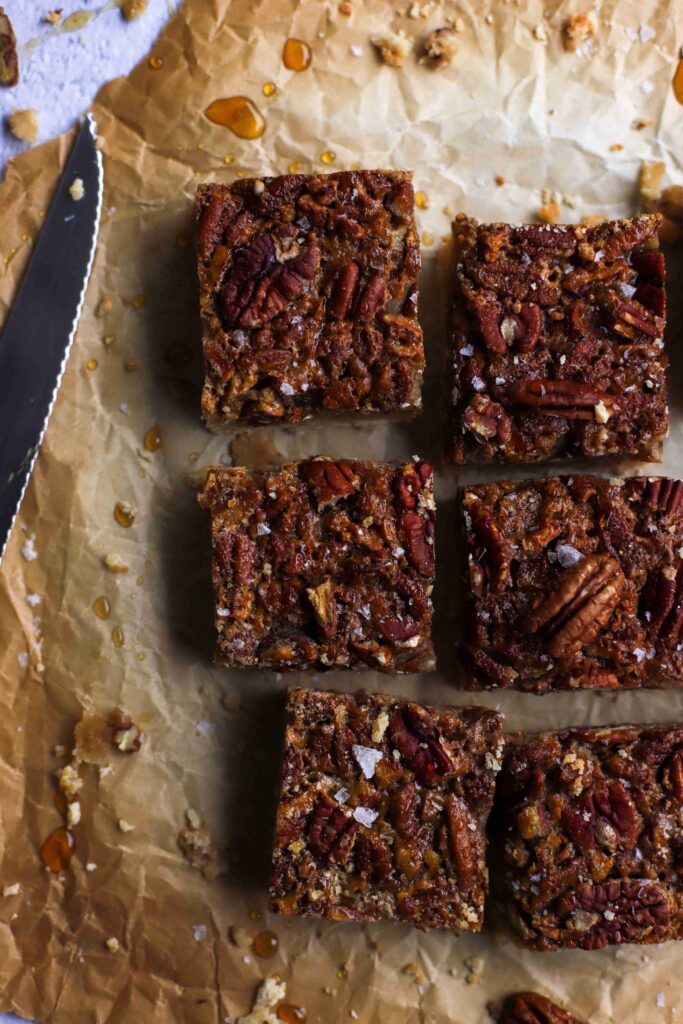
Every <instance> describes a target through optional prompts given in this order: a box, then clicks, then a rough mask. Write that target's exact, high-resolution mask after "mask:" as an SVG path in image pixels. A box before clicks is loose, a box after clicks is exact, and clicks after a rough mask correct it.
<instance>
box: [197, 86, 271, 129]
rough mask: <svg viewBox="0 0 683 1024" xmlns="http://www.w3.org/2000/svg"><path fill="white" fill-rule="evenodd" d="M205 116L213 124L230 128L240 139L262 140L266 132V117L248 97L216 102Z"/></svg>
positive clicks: (224, 99) (210, 106) (229, 97)
mask: <svg viewBox="0 0 683 1024" xmlns="http://www.w3.org/2000/svg"><path fill="white" fill-rule="evenodd" d="M204 114H205V116H206V117H208V119H209V121H211V122H212V123H213V124H220V125H222V126H223V127H224V128H229V129H230V131H231V132H234V134H235V135H237V136H238V137H239V138H240V139H260V138H261V136H262V135H263V133H264V131H265V130H266V119H265V117H264V116H263V114H262V113H261V111H260V110H259V108H258V107H257V106H256V104H255V103H252V101H251V100H250V99H249V97H248V96H226V97H225V98H223V99H220V100H214V101H213V103H210V104H209V105H208V107H207V108H206V110H205V111H204Z"/></svg>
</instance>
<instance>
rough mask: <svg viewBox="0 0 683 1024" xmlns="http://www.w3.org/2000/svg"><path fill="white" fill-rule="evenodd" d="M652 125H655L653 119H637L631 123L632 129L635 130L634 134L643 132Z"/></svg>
mask: <svg viewBox="0 0 683 1024" xmlns="http://www.w3.org/2000/svg"><path fill="white" fill-rule="evenodd" d="M651 124H654V121H653V120H652V118H651V117H637V118H636V119H635V121H633V122H632V123H631V128H633V130H634V132H642V130H643V128H649V127H650V125H651Z"/></svg>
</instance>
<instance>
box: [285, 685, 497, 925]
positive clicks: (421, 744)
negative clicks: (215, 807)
mask: <svg viewBox="0 0 683 1024" xmlns="http://www.w3.org/2000/svg"><path fill="white" fill-rule="evenodd" d="M287 711H288V722H287V726H286V732H285V753H284V759H283V769H282V778H281V788H280V800H279V806H278V811H277V825H276V829H275V842H274V850H273V866H272V873H271V881H270V908H271V910H273V911H275V912H277V913H281V914H297V915H301V916H303V917H322V918H331V919H333V920H353V921H378V920H389V921H391V920H394V921H401V922H403V923H408V924H412V925H413V926H415V927H417V928H421V929H429V928H448V929H451V930H453V931H457V930H467V931H479V930H480V929H481V927H482V923H483V912H484V901H485V898H486V894H487V891H488V874H487V869H486V862H485V849H486V838H485V829H486V822H487V818H488V815H489V811H490V809H491V804H492V802H493V790H494V784H495V777H496V773H497V772H498V770H499V768H500V763H501V757H502V748H503V736H502V719H501V717H500V715H498V714H496V713H495V712H493V711H488V710H486V709H484V708H474V707H459V708H437V707H427V706H424V705H421V704H414V703H406V702H405V701H402V700H399V699H397V698H395V697H389V696H384V695H382V694H363V695H362V696H360V697H358V698H357V699H356V698H354V697H352V696H350V695H348V694H343V693H329V692H325V691H321V690H306V689H292V690H290V691H289V695H288V707H287ZM342 737H343V746H344V749H345V754H344V757H343V758H342V759H341V760H339V759H338V757H337V754H336V753H335V751H334V746H335V743H336V741H337V738H342ZM346 752H348V753H349V757H348V761H347V757H346ZM342 762H344V763H343V764H342Z"/></svg>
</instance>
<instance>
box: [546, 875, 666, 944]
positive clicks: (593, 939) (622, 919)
mask: <svg viewBox="0 0 683 1024" xmlns="http://www.w3.org/2000/svg"><path fill="white" fill-rule="evenodd" d="M606 911H607V912H608V914H607V917H606V916H605V912H606ZM557 912H558V915H559V917H560V919H561V921H562V924H563V926H564V927H565V928H567V929H569V930H570V931H571V932H574V933H581V934H580V936H579V945H580V946H581V947H582V948H583V949H602V948H603V947H604V946H606V945H607V944H608V943H619V942H642V941H644V940H645V939H647V940H648V942H657V941H661V939H663V938H665V937H666V935H667V932H668V922H669V919H670V915H671V907H670V905H669V898H668V897H667V894H666V892H665V890H664V889H663V888H662V887H661V886H660V885H657V884H655V883H654V882H651V881H649V880H648V879H645V878H629V879H621V880H614V881H610V882H606V883H604V884H603V885H580V886H579V887H578V888H577V889H576V890H575V891H574V892H572V893H570V894H568V895H566V896H562V897H560V899H559V900H558V903H557Z"/></svg>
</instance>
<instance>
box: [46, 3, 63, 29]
mask: <svg viewBox="0 0 683 1024" xmlns="http://www.w3.org/2000/svg"><path fill="white" fill-rule="evenodd" d="M63 13H64V9H63V8H62V7H57V8H55V10H54V11H48V12H47V14H46V15H45V17H44V18H43V21H46V22H47V23H48V25H59V23H60V22H61V20H62V14H63Z"/></svg>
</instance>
